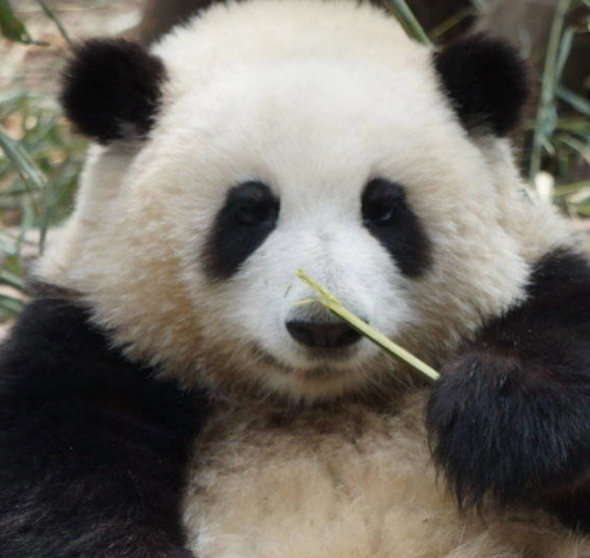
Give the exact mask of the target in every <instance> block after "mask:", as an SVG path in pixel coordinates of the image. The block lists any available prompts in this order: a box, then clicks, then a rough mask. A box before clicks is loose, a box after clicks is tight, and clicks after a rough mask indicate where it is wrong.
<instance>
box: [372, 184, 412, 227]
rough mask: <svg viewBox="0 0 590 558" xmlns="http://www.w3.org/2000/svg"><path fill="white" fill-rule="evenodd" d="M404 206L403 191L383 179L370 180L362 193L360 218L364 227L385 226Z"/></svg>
mask: <svg viewBox="0 0 590 558" xmlns="http://www.w3.org/2000/svg"><path fill="white" fill-rule="evenodd" d="M404 206H405V196H404V190H403V188H402V187H401V186H400V185H399V184H396V183H395V182H389V181H388V180H385V179H383V178H376V179H373V180H371V181H370V182H369V183H368V184H367V186H366V188H365V191H364V193H363V198H362V217H363V223H364V224H365V226H387V225H388V224H390V223H393V222H394V220H395V217H396V214H397V213H399V211H400V209H401V210H403V208H404Z"/></svg>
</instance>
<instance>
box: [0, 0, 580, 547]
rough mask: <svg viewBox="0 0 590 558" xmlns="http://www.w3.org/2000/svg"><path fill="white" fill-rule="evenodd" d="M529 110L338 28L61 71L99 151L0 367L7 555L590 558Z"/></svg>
mask: <svg viewBox="0 0 590 558" xmlns="http://www.w3.org/2000/svg"><path fill="white" fill-rule="evenodd" d="M527 91H528V87H527V78H526V68H525V66H524V64H523V63H522V62H521V61H520V59H519V57H518V56H517V54H515V53H514V52H513V51H512V49H511V48H510V47H508V46H506V45H505V44H503V43H499V42H496V41H493V40H490V39H488V38H485V37H482V36H474V37H470V38H466V39H464V40H462V41H460V42H458V43H455V44H453V45H450V46H448V47H446V48H442V49H435V48H430V47H426V46H423V45H420V44H417V43H415V42H413V41H412V40H410V39H409V38H408V37H407V36H406V35H405V33H404V31H403V30H402V28H401V27H400V26H399V24H398V23H397V22H396V21H395V19H394V18H393V17H391V16H390V15H389V14H388V13H386V12H385V11H383V10H381V9H379V8H376V7H373V6H371V5H369V4H366V3H360V4H359V3H358V2H356V1H348V0H340V1H321V0H245V1H243V2H239V3H235V2H229V3H227V4H220V5H215V6H213V7H211V8H209V9H208V10H206V11H204V12H203V13H202V14H200V15H199V16H197V17H196V18H195V19H193V20H192V21H190V22H189V23H187V24H185V25H183V26H181V27H179V28H177V29H175V30H173V31H172V32H171V33H170V34H169V35H168V36H166V37H165V38H163V39H162V40H161V41H160V42H159V43H158V44H157V45H155V46H154V47H153V48H152V49H151V50H149V51H146V50H144V49H142V48H141V47H139V46H137V45H135V44H133V43H129V42H125V41H123V40H118V39H104V40H91V41H90V42H87V43H84V44H81V45H78V47H77V48H76V50H75V53H74V55H73V57H72V59H71V60H70V62H69V64H68V66H67V68H66V70H65V72H64V84H63V93H62V103H63V106H64V109H65V112H66V114H67V116H68V117H69V118H70V120H71V121H72V123H73V124H74V126H75V127H76V128H77V130H78V131H79V132H81V133H83V134H85V135H87V136H88V137H90V138H91V139H93V140H95V145H94V146H93V147H92V148H91V149H90V152H89V155H88V160H87V163H86V166H85V170H84V173H83V176H82V179H81V184H80V191H79V194H78V198H77V204H76V207H75V210H74V212H73V215H72V216H71V218H70V219H69V221H68V222H67V223H66V224H65V225H64V226H63V228H62V229H61V230H60V231H58V232H57V233H56V235H55V237H54V238H53V239H52V242H51V243H50V246H49V248H48V250H47V251H46V253H45V255H44V256H43V258H42V260H41V261H40V263H39V265H38V267H37V269H36V271H35V276H34V287H33V288H34V291H35V296H34V299H33V301H32V302H31V303H30V304H29V306H28V308H27V309H26V310H25V311H24V312H23V314H22V316H21V317H20V319H19V321H18V323H17V324H16V325H15V326H14V328H13V330H12V333H11V336H10V338H9V339H8V340H7V341H6V343H5V344H4V347H3V350H2V353H1V364H0V494H1V498H0V555H1V556H2V558H25V557H26V558H82V557H83V558H188V557H198V558H302V557H305V558H345V557H346V558H410V557H412V558H416V557H419V558H578V557H579V558H583V557H584V556H590V542H589V541H588V540H587V538H586V533H588V532H589V529H590V515H589V511H590V508H589V505H590V485H589V480H588V479H589V473H590V468H589V457H590V360H589V358H590V266H589V265H588V261H587V259H586V257H585V256H584V253H583V245H582V243H581V241H580V240H579V239H578V238H577V237H576V235H575V233H574V232H573V231H572V228H571V226H570V224H569V223H568V222H567V221H566V220H565V219H563V218H562V217H560V216H559V215H558V214H557V213H556V211H555V210H554V209H553V208H552V207H550V206H549V205H546V204H543V203H540V202H539V201H537V200H535V199H534V197H533V196H532V195H531V194H530V193H529V192H527V190H526V189H525V188H524V186H523V184H522V183H521V180H520V178H519V173H518V170H517V168H516V166H515V163H514V161H513V156H512V151H511V147H510V140H509V136H510V134H511V132H512V131H513V130H514V129H515V128H516V126H517V125H518V123H519V120H520V119H521V116H522V112H523V109H524V107H525V105H526V100H527ZM298 268H302V269H303V270H305V272H306V273H307V274H308V275H310V276H311V277H312V278H314V279H315V280H317V281H319V282H320V283H321V284H323V285H324V286H326V287H327V288H329V289H330V290H331V291H332V292H333V293H334V294H335V295H336V296H337V297H338V298H339V299H340V300H341V301H342V302H343V303H344V304H345V305H346V306H347V307H348V308H349V309H350V310H352V311H353V312H354V313H355V314H357V315H358V316H360V317H361V318H363V319H364V320H366V321H367V322H369V323H370V324H371V325H372V326H373V327H375V328H376V329H378V330H380V331H381V332H383V333H384V334H386V335H387V336H389V337H390V338H392V339H394V340H395V341H397V342H398V343H399V344H401V345H402V346H404V347H405V348H407V349H409V350H410V351H412V352H413V353H415V354H416V355H418V356H419V357H420V358H422V359H423V360H425V361H427V362H429V363H430V364H431V365H433V366H435V367H436V368H437V369H439V370H440V372H441V378H440V379H439V380H438V381H436V382H435V383H434V384H433V385H427V384H426V383H425V382H423V381H422V380H421V379H420V378H419V377H418V376H417V374H416V373H415V372H413V371H411V370H408V369H407V367H406V366H405V365H404V364H403V363H402V362H399V361H394V360H393V359H392V358H390V357H389V356H387V355H385V354H384V353H383V352H382V351H381V350H380V349H379V348H377V347H376V346H374V345H372V344H371V343H370V342H369V341H368V340H367V339H365V338H361V336H360V335H359V334H358V333H357V332H356V331H354V330H353V329H351V328H350V327H348V326H347V325H346V324H344V323H343V322H341V321H339V320H338V319H337V318H336V317H334V316H332V315H330V314H328V313H327V311H326V310H324V309H323V307H322V306H321V305H320V304H318V303H317V302H316V303H314V302H313V299H314V296H315V295H314V293H313V292H312V291H311V290H310V289H309V287H308V286H307V285H306V284H304V283H303V282H301V281H299V280H298V279H297V278H296V276H295V271H296V270H297V269H298ZM309 299H312V302H311V303H309V302H308V303H307V304H300V303H301V302H302V301H306V300H308V301H309Z"/></svg>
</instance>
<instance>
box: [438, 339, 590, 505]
mask: <svg viewBox="0 0 590 558" xmlns="http://www.w3.org/2000/svg"><path fill="white" fill-rule="evenodd" d="M547 349H548V350H551V349H550V348H547ZM542 360H543V359H541V362H536V361H535V359H526V358H520V357H516V356H510V355H508V356H507V355H503V354H501V353H500V354H494V351H492V350H490V349H489V348H484V349H479V350H478V349H473V350H471V351H468V352H466V353H464V354H462V355H461V356H459V357H458V358H456V359H454V360H453V361H452V362H451V363H450V364H449V365H448V366H447V367H445V369H444V370H443V374H442V377H441V379H440V380H439V381H438V382H436V383H435V385H434V386H433V390H432V395H431V399H430V402H429V405H428V413H427V423H428V428H429V434H430V443H431V449H432V453H433V457H434V460H435V462H436V464H437V466H438V467H439V469H440V470H441V471H443V472H444V474H445V476H446V478H447V480H448V482H449V485H450V487H451V488H452V490H453V491H454V493H455V494H456V496H457V499H458V502H459V505H460V506H461V507H466V506H471V505H478V504H480V503H481V501H482V499H483V497H484V496H485V495H487V494H490V495H492V497H493V498H494V499H495V501H496V502H499V503H501V504H510V503H518V504H528V505H534V506H539V507H547V508H550V507H552V503H553V502H556V501H560V500H562V499H563V497H564V496H565V499H566V501H567V500H568V499H570V500H571V499H572V498H573V497H578V496H580V497H581V495H582V490H587V486H588V480H589V479H588V478H587V477H588V472H589V471H590V467H589V464H590V378H589V377H588V376H585V375H582V374H580V373H576V371H574V370H573V369H571V368H570V369H568V367H567V366H566V365H564V366H562V367H561V369H559V370H558V369H555V368H552V369H551V370H548V369H547V368H546V367H545V366H544V365H543V362H542ZM572 501H573V500H572ZM583 501H585V502H589V503H590V499H589V498H587V497H585V498H583ZM560 515H563V514H560Z"/></svg>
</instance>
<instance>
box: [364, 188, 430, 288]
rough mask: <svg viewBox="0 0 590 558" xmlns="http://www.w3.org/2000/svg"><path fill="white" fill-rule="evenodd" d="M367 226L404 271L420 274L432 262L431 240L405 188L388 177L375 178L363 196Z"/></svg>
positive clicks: (412, 274)
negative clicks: (407, 197)
mask: <svg viewBox="0 0 590 558" xmlns="http://www.w3.org/2000/svg"><path fill="white" fill-rule="evenodd" d="M361 216H362V220H363V225H364V226H365V228H366V229H367V230H368V231H369V232H370V233H371V234H372V235H373V236H374V237H375V239H376V240H378V241H379V243H380V244H381V245H382V246H383V247H384V248H385V249H386V250H387V251H388V252H389V254H390V255H391V257H392V258H393V260H394V261H395V262H396V264H397V266H398V267H399V269H400V271H401V272H402V273H403V274H405V275H407V276H408V277H417V276H419V275H420V274H421V273H422V272H423V271H425V269H426V268H427V267H428V264H429V242H428V238H427V237H426V235H425V233H424V230H423V228H422V225H421V223H420V221H419V220H418V217H417V216H416V214H415V213H414V212H413V211H412V208H411V207H410V206H409V204H408V203H407V201H406V195H405V192H404V188H403V187H402V186H400V185H399V184H396V183H395V182H391V181H389V180H386V179H384V178H375V179H373V180H371V181H370V182H369V183H368V184H367V186H366V187H365V190H364V191H363V194H362V198H361Z"/></svg>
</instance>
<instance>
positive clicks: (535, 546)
mask: <svg viewBox="0 0 590 558" xmlns="http://www.w3.org/2000/svg"><path fill="white" fill-rule="evenodd" d="M424 400H425V395H424V394H418V395H417V396H414V397H413V398H411V399H410V401H409V402H408V403H407V404H406V405H404V406H402V408H401V409H398V411H397V412H393V411H392V412H383V411H375V410H372V409H371V408H368V407H366V406H363V405H360V404H353V405H347V406H342V407H341V408H339V409H331V410H329V411H327V410H308V411H303V412H300V413H297V414H295V415H286V414H284V413H281V412H277V411H276V410H270V409H267V410H264V409H261V408H257V409H256V410H255V412H254V411H253V410H252V409H248V408H246V409H244V408H236V407H234V408H232V407H231V406H230V407H228V408H225V409H223V410H220V411H218V413H217V414H216V416H215V417H214V418H213V419H212V420H211V422H210V424H209V426H208V428H207V431H206V432H205V433H204V435H203V436H201V438H200V439H199V441H198V443H197V446H196V448H195V450H196V451H195V457H194V459H193V463H192V466H191V470H190V479H189V488H188V491H187V494H186V498H185V509H184V520H185V525H186V528H187V534H188V538H189V541H190V546H191V548H192V549H193V551H194V552H195V553H196V555H197V556H199V558H222V557H227V558H229V557H232V558H275V557H276V558H369V557H371V558H398V557H399V558H408V557H413V556H419V557H423V558H442V557H448V558H451V557H452V558H481V557H484V556H485V557H487V556H502V557H504V558H511V557H514V558H516V557H520V556H535V557H539V558H540V557H543V558H544V557H545V556H547V557H549V556H555V554H554V552H555V551H558V550H559V551H560V552H563V551H565V552H566V553H565V554H563V556H564V557H565V556H568V557H569V556H571V557H572V558H574V557H576V556H578V554H577V551H576V553H574V549H573V547H570V546H569V544H570V543H567V542H566V541H565V540H564V539H561V538H560V537H559V536H555V535H548V534H547V532H545V534H544V535H540V532H541V529H539V525H535V526H533V525H532V523H531V520H530V513H529V514H528V516H527V519H526V520H521V519H520V518H519V517H518V516H519V514H518V513H517V512H515V515H514V517H512V516H511V517H509V518H508V517H507V516H506V515H504V517H502V518H497V517H494V516H493V515H492V516H489V517H488V518H486V521H483V520H482V519H481V518H480V517H475V516H474V517H463V518H461V517H460V516H459V514H458V513H457V512H456V506H455V503H454V502H453V500H452V498H451V497H450V496H449V495H448V494H447V493H446V491H445V488H444V485H443V483H442V482H437V479H436V473H435V471H434V468H433V466H432V463H431V460H430V457H429V453H428V447H427V442H426V437H425V433H424V430H423V427H422V422H423V419H422V413H423V405H424ZM253 417H254V418H253ZM507 519H508V521H507ZM541 522H542V523H543V522H544V520H541ZM530 529H533V530H532V531H530ZM553 533H555V531H553ZM531 534H532V536H531ZM569 548H571V549H572V550H571V552H572V553H571V554H570V553H568V549H569ZM552 553H553V554H552Z"/></svg>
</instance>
